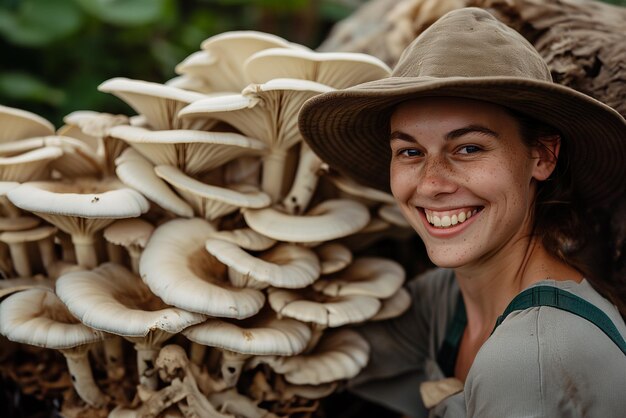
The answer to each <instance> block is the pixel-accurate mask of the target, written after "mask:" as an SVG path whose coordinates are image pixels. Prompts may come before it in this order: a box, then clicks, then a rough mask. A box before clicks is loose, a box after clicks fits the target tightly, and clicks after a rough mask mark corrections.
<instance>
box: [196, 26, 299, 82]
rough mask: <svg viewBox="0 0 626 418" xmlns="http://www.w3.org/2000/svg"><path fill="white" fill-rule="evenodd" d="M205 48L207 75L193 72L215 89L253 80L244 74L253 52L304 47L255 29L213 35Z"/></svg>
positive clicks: (204, 44)
mask: <svg viewBox="0 0 626 418" xmlns="http://www.w3.org/2000/svg"><path fill="white" fill-rule="evenodd" d="M201 47H202V50H203V51H206V53H207V56H205V58H204V59H202V58H196V57H194V61H195V60H199V61H204V62H206V63H207V64H208V62H209V60H210V59H213V65H206V66H205V72H204V74H205V75H204V76H202V75H201V74H200V73H199V71H194V75H197V76H198V77H201V78H202V80H203V81H204V82H205V83H206V84H207V85H208V86H209V88H210V89H211V90H213V91H237V92H238V91H241V90H242V89H243V88H244V87H245V86H247V85H248V84H249V83H250V81H249V80H247V79H246V78H245V76H244V74H243V67H244V62H245V60H246V59H248V57H250V55H252V54H254V53H255V52H258V51H260V50H263V49H267V48H304V47H302V46H300V45H297V44H292V43H290V42H287V41H286V40H284V39H282V38H280V37H278V36H276V35H271V34H268V33H263V32H256V31H231V32H224V33H221V34H218V35H215V36H212V37H210V38H208V39H206V40H205V41H204V42H202V45H201Z"/></svg>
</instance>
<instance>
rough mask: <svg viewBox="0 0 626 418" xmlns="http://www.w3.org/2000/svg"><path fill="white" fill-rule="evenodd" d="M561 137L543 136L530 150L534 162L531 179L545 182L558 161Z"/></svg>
mask: <svg viewBox="0 0 626 418" xmlns="http://www.w3.org/2000/svg"><path fill="white" fill-rule="evenodd" d="M560 148H561V137H560V136H559V135H550V136H544V137H541V138H539V139H538V140H537V145H536V146H534V147H533V148H532V158H533V160H534V161H535V165H534V167H533V178H534V179H536V180H539V181H543V180H546V179H547V178H548V177H550V174H552V172H553V171H554V168H555V167H556V163H557V161H558V160H559V150H560Z"/></svg>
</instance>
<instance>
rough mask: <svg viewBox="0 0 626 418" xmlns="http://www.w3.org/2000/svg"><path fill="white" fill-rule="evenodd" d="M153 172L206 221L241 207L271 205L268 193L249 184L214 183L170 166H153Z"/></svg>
mask: <svg viewBox="0 0 626 418" xmlns="http://www.w3.org/2000/svg"><path fill="white" fill-rule="evenodd" d="M154 172H155V173H156V175H157V176H159V177H160V178H162V179H163V180H165V181H166V182H167V183H168V184H169V185H171V186H172V187H173V188H174V189H175V190H176V191H177V192H178V194H179V195H181V196H182V198H183V199H184V200H185V201H186V202H187V203H189V204H190V205H191V207H192V208H193V209H194V213H195V215H196V216H198V217H202V218H204V219H206V220H208V221H213V220H215V219H218V218H220V217H222V216H224V215H227V214H229V213H232V212H235V211H237V210H239V209H241V208H253V209H254V208H264V207H267V206H269V205H270V204H271V199H270V197H269V195H267V194H266V193H263V192H262V191H260V190H259V189H257V188H256V187H254V186H251V185H248V184H229V185H227V186H226V187H218V186H213V185H210V184H206V183H203V182H201V181H198V180H196V179H194V178H193V177H190V176H188V175H186V174H185V173H183V172H182V171H181V170H180V169H178V168H176V167H173V166H169V165H159V166H156V167H155V168H154Z"/></svg>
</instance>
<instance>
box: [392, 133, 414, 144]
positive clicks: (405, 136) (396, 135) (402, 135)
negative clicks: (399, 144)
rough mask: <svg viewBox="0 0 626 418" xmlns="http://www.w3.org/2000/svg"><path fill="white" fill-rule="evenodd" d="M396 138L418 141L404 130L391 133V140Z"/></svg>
mask: <svg viewBox="0 0 626 418" xmlns="http://www.w3.org/2000/svg"><path fill="white" fill-rule="evenodd" d="M394 139H400V140H402V141H408V142H417V141H416V140H415V138H413V137H412V136H411V135H409V134H407V133H405V132H402V131H393V132H392V133H391V135H389V141H393V140H394Z"/></svg>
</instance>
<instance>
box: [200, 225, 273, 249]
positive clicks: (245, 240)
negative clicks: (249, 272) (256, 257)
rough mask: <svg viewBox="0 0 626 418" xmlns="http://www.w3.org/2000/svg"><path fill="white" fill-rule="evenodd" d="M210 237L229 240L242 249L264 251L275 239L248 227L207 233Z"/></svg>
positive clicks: (270, 246)
mask: <svg viewBox="0 0 626 418" xmlns="http://www.w3.org/2000/svg"><path fill="white" fill-rule="evenodd" d="M209 238H210V239H219V240H222V241H228V242H231V243H233V244H235V245H237V246H239V247H241V248H243V249H244V250H250V251H265V250H268V249H270V248H272V247H273V246H274V244H276V240H274V239H271V238H268V237H266V236H264V235H261V234H259V233H258V232H256V231H255V230H253V229H250V228H241V229H233V230H230V231H214V232H212V233H211V234H210V235H209Z"/></svg>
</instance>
